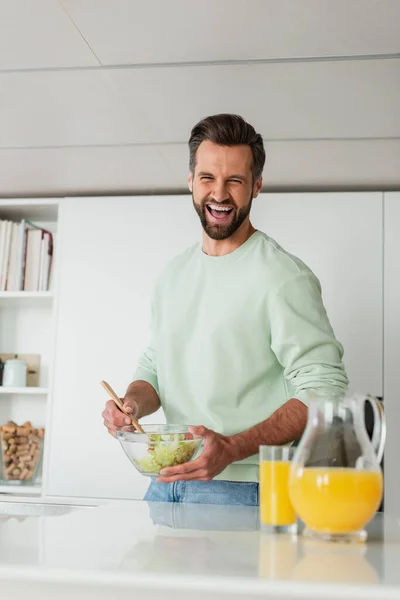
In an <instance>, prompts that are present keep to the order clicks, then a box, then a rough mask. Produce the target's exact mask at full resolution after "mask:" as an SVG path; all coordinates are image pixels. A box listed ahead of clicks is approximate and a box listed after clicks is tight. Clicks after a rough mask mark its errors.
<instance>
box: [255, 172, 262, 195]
mask: <svg viewBox="0 0 400 600" xmlns="http://www.w3.org/2000/svg"><path fill="white" fill-rule="evenodd" d="M262 181H263V180H262V177H259V178H258V179H257V181H256V182H255V184H254V185H253V198H257V196H258V194H259V193H260V190H261V188H262Z"/></svg>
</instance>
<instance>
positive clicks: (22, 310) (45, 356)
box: [0, 198, 59, 495]
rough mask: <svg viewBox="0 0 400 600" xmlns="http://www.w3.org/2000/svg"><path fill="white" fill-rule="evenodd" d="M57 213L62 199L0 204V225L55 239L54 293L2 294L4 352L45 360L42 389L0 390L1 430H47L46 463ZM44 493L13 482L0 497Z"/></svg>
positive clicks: (0, 327)
mask: <svg viewBox="0 0 400 600" xmlns="http://www.w3.org/2000/svg"><path fill="white" fill-rule="evenodd" d="M58 208H59V201H58V200H57V199H41V198H38V199H0V219H7V220H10V221H14V222H19V221H21V219H28V220H30V221H32V222H34V223H35V224H36V225H38V226H40V227H44V228H45V229H47V230H49V231H51V232H52V233H53V235H54V242H55V243H54V254H53V265H52V279H53V283H52V286H51V289H50V291H46V292H26V291H3V292H0V352H1V353H6V354H12V353H15V354H39V355H40V376H39V387H20V388H8V387H0V425H1V424H4V423H6V422H7V421H9V420H12V421H15V422H16V423H18V424H22V423H24V422H25V421H27V420H29V421H31V422H32V424H33V425H34V427H37V428H39V427H45V428H46V435H45V443H44V461H46V459H47V451H48V445H47V433H48V431H47V428H48V424H49V415H50V411H51V402H52V394H51V386H52V376H53V371H52V369H53V357H54V334H55V306H56V302H55V300H56V297H57V289H56V288H57V286H56V281H57V248H56V243H57V235H56V232H58V217H59V213H58ZM41 491H42V485H41V480H40V477H39V478H38V480H37V481H35V485H30V484H15V485H14V484H12V482H10V483H8V482H7V483H6V484H4V485H0V494H23V495H26V494H35V495H39V494H40V493H41Z"/></svg>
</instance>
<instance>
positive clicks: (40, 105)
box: [0, 0, 400, 196]
mask: <svg viewBox="0 0 400 600" xmlns="http://www.w3.org/2000/svg"><path fill="white" fill-rule="evenodd" d="M0 13H1V15H2V18H1V19H0V90H1V93H0V96H1V110H0V196H12V195H22V196H24V195H25V196H26V195H54V196H55V195H60V196H64V195H72V194H78V195H79V194H81V195H83V194H104V193H108V194H109V195H112V194H117V193H129V194H132V193H148V194H151V193H154V192H156V191H157V192H162V193H167V192H169V193H172V192H177V191H179V192H186V189H187V188H186V171H187V162H188V156H187V140H188V138H189V134H190V130H191V128H192V127H193V125H194V124H195V123H196V122H197V121H198V120H199V119H201V118H202V117H204V116H206V115H207V114H214V113H217V112H238V113H239V114H242V115H243V116H244V117H245V118H246V119H247V120H248V121H250V122H251V123H252V124H254V126H255V127H256V128H257V130H259V131H260V132H261V134H262V135H263V136H264V138H265V141H266V142H267V149H268V161H267V168H266V172H265V181H264V185H265V190H275V191H276V190H289V189H290V190H299V189H303V190H311V189H325V190H332V189H380V190H383V189H396V186H397V188H398V187H400V85H399V83H400V81H399V72H400V58H399V52H400V41H399V40H400V37H399V35H398V23H399V21H400V3H399V2H396V1H395V0H380V1H379V2H376V0H351V2H348V0H334V1H333V0H302V1H301V3H300V2H299V1H298V0H285V2H283V1H282V0H218V1H217V2H216V1H215V0H202V2H195V1H194V0H192V1H187V0H168V2H166V0H152V2H151V4H149V6H147V5H146V3H144V2H142V1H141V0H130V1H129V2H127V1H126V0H112V2H111V0H96V1H93V0H63V2H62V3H61V2H59V1H58V0H35V10H33V9H32V0H13V1H12V2H10V1H9V0H0ZM210 39H211V40H212V43H210Z"/></svg>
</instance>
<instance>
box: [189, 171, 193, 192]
mask: <svg viewBox="0 0 400 600" xmlns="http://www.w3.org/2000/svg"><path fill="white" fill-rule="evenodd" d="M188 186H189V191H190V192H192V193H193V175H192V173H189V175H188Z"/></svg>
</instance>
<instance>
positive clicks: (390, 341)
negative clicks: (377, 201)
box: [384, 192, 400, 517]
mask: <svg viewBox="0 0 400 600" xmlns="http://www.w3.org/2000/svg"><path fill="white" fill-rule="evenodd" d="M384 214H385V219H384V240H385V246H384V251H385V271H384V310H385V327H384V356H385V364H384V392H385V411H386V420H387V438H386V450H385V472H386V474H390V476H389V477H386V478H385V510H386V511H387V512H388V513H389V514H390V515H393V516H396V517H399V516H400V479H399V475H398V473H399V441H398V440H399V431H400V401H399V347H400V268H399V261H400V237H399V231H400V192H389V193H385V201H384Z"/></svg>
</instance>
